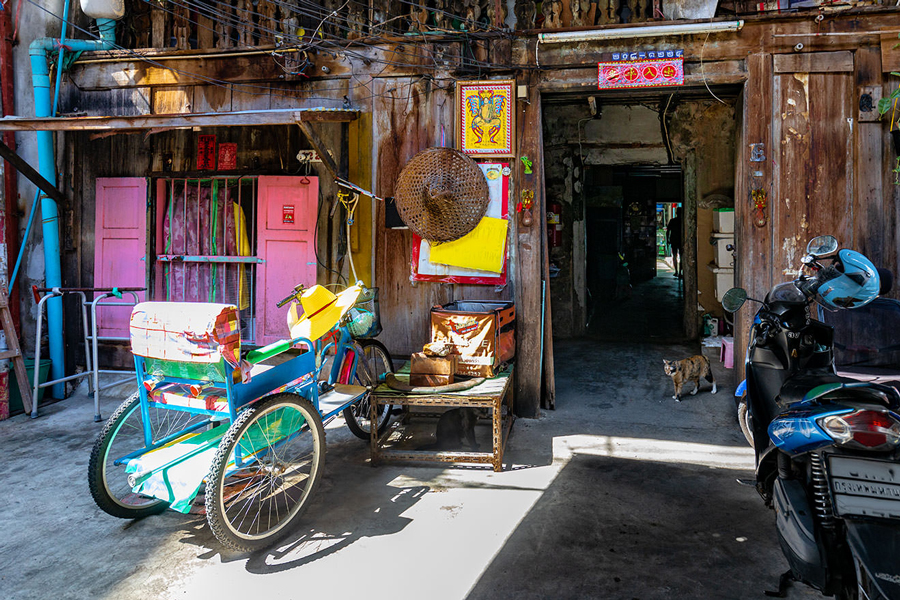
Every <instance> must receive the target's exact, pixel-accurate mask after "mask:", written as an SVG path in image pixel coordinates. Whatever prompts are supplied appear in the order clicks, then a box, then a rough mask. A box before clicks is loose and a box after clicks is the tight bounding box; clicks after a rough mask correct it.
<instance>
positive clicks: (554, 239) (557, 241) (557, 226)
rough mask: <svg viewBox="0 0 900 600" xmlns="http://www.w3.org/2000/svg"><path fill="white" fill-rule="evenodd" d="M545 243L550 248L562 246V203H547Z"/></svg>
mask: <svg viewBox="0 0 900 600" xmlns="http://www.w3.org/2000/svg"><path fill="white" fill-rule="evenodd" d="M547 245H548V246H550V247H551V248H556V247H558V246H562V205H561V204H560V203H559V202H548V203H547Z"/></svg>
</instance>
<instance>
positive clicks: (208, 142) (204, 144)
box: [197, 135, 216, 171]
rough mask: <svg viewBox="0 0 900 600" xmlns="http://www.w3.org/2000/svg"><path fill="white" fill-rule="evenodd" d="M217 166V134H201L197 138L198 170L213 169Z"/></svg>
mask: <svg viewBox="0 0 900 600" xmlns="http://www.w3.org/2000/svg"><path fill="white" fill-rule="evenodd" d="M215 168H216V136H214V135H201V136H199V137H198V140H197V170H198V171H212V170H214V169H215Z"/></svg>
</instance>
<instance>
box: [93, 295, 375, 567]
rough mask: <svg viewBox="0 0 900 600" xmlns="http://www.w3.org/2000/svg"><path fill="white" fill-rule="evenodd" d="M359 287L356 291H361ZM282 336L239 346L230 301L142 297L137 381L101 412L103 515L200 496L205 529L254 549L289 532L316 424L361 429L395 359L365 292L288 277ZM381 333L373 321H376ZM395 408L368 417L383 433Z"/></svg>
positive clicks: (304, 501)
mask: <svg viewBox="0 0 900 600" xmlns="http://www.w3.org/2000/svg"><path fill="white" fill-rule="evenodd" d="M361 294H362V298H361ZM294 299H299V301H300V304H301V305H302V308H303V314H302V315H298V310H297V304H296V303H293V304H292V305H291V309H290V314H289V317H288V324H289V326H290V330H291V339H289V340H281V341H278V342H275V343H273V344H269V345H268V346H265V347H262V348H259V349H256V350H252V351H250V352H248V353H247V354H246V355H245V356H242V355H241V338H240V321H239V314H238V311H237V308H236V307H235V306H233V305H227V304H206V303H189V302H145V303H142V304H138V305H137V306H135V308H134V310H133V312H132V316H131V342H132V352H133V353H134V360H135V367H136V371H137V380H138V392H137V393H135V394H134V395H133V396H132V397H131V398H129V399H128V400H126V401H125V402H124V403H123V404H122V405H121V406H119V408H118V409H117V410H116V411H115V412H114V413H113V415H112V416H111V417H110V418H109V420H108V421H107V423H106V424H105V426H104V427H103V430H102V431H101V433H100V436H99V438H98V439H97V441H96V443H95V444H94V448H93V451H92V452H91V458H90V465H89V472H88V481H89V485H90V490H91V495H92V496H93V497H94V500H95V501H96V502H97V505H98V506H99V507H100V508H101V509H103V510H104V511H105V512H107V513H109V514H110V515H113V516H116V517H121V518H127V519H131V518H139V517H144V516H148V515H153V514H157V513H160V512H162V511H164V510H165V509H166V508H172V509H173V510H176V511H179V512H182V513H187V512H189V510H190V509H191V506H192V505H194V504H195V501H196V499H197V497H198V494H200V493H201V490H202V494H203V497H204V503H205V509H206V516H207V520H208V522H209V526H210V529H211V530H212V531H213V533H214V534H215V536H216V538H218V540H219V541H220V542H221V543H222V544H223V545H224V546H226V547H228V548H230V549H232V550H236V551H241V552H249V551H253V550H257V549H261V548H264V547H266V546H268V545H270V544H271V543H273V542H275V541H277V540H278V539H280V538H281V537H283V536H284V535H286V534H287V533H288V532H289V531H290V529H291V526H292V525H293V524H294V523H296V521H297V520H298V519H299V517H300V516H301V514H302V513H303V511H304V510H305V508H306V507H307V505H308V504H309V502H310V499H311V497H312V494H313V492H314V491H315V489H316V486H317V484H318V482H319V480H320V479H321V476H322V468H323V461H324V458H325V430H324V427H323V422H324V421H327V420H329V419H331V418H332V417H335V416H337V415H338V414H340V413H343V415H344V418H345V419H346V421H347V424H348V426H349V427H350V429H351V431H352V432H353V433H354V434H355V435H357V436H358V437H360V438H362V439H365V440H368V439H369V438H370V434H371V430H370V427H372V426H373V423H372V420H371V419H370V418H371V415H370V413H369V410H370V408H369V394H370V392H371V390H372V389H373V387H374V386H375V385H377V383H378V381H379V379H383V377H384V374H385V373H386V372H389V371H392V370H393V368H392V367H393V365H392V363H391V358H390V355H389V354H388V352H387V350H385V348H384V346H382V345H381V344H380V343H379V342H377V341H375V340H372V339H357V338H363V337H365V336H366V335H373V328H376V327H377V328H379V330H380V326H378V325H377V310H373V309H372V307H373V302H372V296H371V290H364V289H363V288H361V287H360V285H359V284H358V285H355V286H352V287H350V288H348V289H346V290H345V291H343V292H342V293H340V294H338V295H337V296H335V295H334V294H333V293H331V292H330V291H328V290H327V289H325V288H324V287H322V286H318V285H317V286H314V287H312V288H309V289H307V290H304V289H303V287H302V286H298V287H297V288H295V289H294V291H293V292H292V293H291V295H290V296H288V297H287V298H285V299H284V300H282V301H281V302H279V303H278V306H279V307H281V306H283V305H285V304H287V303H288V302H290V301H291V300H294ZM375 333H377V331H376V332H375ZM389 419H390V407H384V408H383V409H381V410H380V411H379V412H378V414H377V415H376V422H375V423H374V426H376V427H377V428H378V430H379V431H383V429H384V428H385V427H386V426H387V423H388V421H389Z"/></svg>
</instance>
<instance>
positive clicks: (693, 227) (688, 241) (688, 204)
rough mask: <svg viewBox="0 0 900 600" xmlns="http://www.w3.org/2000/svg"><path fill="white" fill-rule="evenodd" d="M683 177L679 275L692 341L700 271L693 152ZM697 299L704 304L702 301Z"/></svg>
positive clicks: (697, 329) (686, 329)
mask: <svg viewBox="0 0 900 600" xmlns="http://www.w3.org/2000/svg"><path fill="white" fill-rule="evenodd" d="M683 178H684V211H683V217H682V223H681V225H682V227H683V232H682V235H683V237H682V240H683V243H682V246H681V276H682V281H683V282H684V313H683V320H684V335H685V337H687V338H688V339H690V340H696V339H697V338H699V337H700V322H699V319H698V318H697V316H698V315H697V301H698V294H697V289H698V286H697V277H698V273H697V270H698V269H700V268H701V265H698V264H697V202H698V201H699V198H698V197H697V155H696V154H695V153H694V152H688V153H687V155H686V156H685V157H684V174H683ZM685 266H687V267H688V268H685ZM702 268H706V266H705V265H703V266H702ZM699 299H700V300H702V301H706V299H705V298H699ZM701 303H702V302H701ZM704 308H706V307H704Z"/></svg>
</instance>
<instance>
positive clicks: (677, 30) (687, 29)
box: [538, 20, 744, 44]
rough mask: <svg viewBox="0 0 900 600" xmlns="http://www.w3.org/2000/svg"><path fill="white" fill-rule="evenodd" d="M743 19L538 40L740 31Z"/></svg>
mask: <svg viewBox="0 0 900 600" xmlns="http://www.w3.org/2000/svg"><path fill="white" fill-rule="evenodd" d="M743 27H744V21H743V20H739V21H716V22H712V23H678V24H672V25H635V26H631V27H612V28H609V29H592V30H590V31H559V32H554V33H539V34H538V42H541V43H544V44H561V43H568V42H589V41H595V40H596V41H602V40H621V39H628V38H644V37H664V36H669V35H689V34H696V33H717V32H723V31H740V30H741V29H742V28H743Z"/></svg>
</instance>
